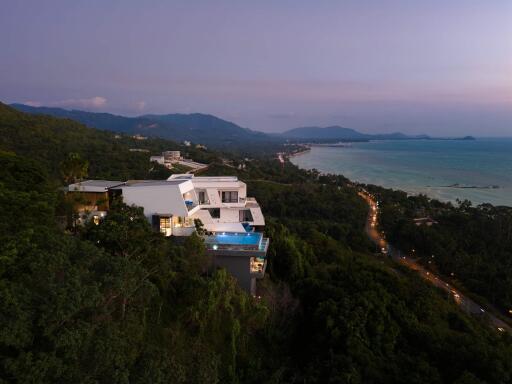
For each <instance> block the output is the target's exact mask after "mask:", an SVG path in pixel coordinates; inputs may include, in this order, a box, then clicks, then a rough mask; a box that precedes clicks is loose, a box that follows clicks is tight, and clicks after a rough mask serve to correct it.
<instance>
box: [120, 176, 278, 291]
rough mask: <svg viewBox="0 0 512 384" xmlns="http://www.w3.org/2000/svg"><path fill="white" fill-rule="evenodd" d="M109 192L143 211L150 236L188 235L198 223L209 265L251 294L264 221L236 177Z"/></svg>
mask: <svg viewBox="0 0 512 384" xmlns="http://www.w3.org/2000/svg"><path fill="white" fill-rule="evenodd" d="M110 192H111V195H119V194H121V195H122V197H123V201H124V203H126V204H128V205H136V206H139V207H142V208H144V214H145V216H146V217H147V219H148V221H149V222H150V223H151V225H152V226H153V228H154V229H155V231H159V232H160V233H162V234H164V235H165V236H171V235H172V236H190V235H191V234H192V233H194V232H196V230H197V228H196V224H199V220H200V222H201V223H202V225H203V228H202V232H203V233H201V235H202V236H203V238H204V240H205V245H206V250H207V252H208V253H209V254H210V255H212V257H213V260H214V263H215V264H216V265H218V266H222V267H224V268H226V269H227V270H228V271H230V272H231V273H232V274H233V275H234V276H235V277H236V278H237V280H238V281H239V283H240V285H241V286H242V287H243V288H244V289H246V290H248V291H250V292H251V293H253V294H255V292H256V279H258V278H262V277H263V276H264V273H265V269H266V254H267V249H268V244H269V239H268V238H264V237H263V233H262V230H263V227H264V225H265V218H264V217H263V214H262V212H261V208H260V206H259V204H258V203H257V202H256V200H255V199H254V198H251V197H247V185H246V184H245V183H244V182H242V181H240V180H238V178H237V177H234V176H219V177H209V176H208V177H196V176H194V175H192V174H181V175H172V176H171V177H169V179H167V180H139V181H127V182H126V183H123V184H120V183H119V182H118V183H117V184H116V185H113V187H112V188H111V190H110Z"/></svg>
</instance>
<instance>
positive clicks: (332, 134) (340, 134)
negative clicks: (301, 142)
mask: <svg viewBox="0 0 512 384" xmlns="http://www.w3.org/2000/svg"><path fill="white" fill-rule="evenodd" d="M281 136H283V137H286V138H291V139H309V140H401V139H403V140H405V139H429V138H430V137H429V136H427V135H418V136H409V135H406V134H403V133H400V132H395V133H387V134H366V133H361V132H358V131H356V130H354V129H352V128H345V127H340V126H339V125H333V126H330V127H323V128H322V127H301V128H294V129H290V130H289V131H286V132H283V133H282V134H281Z"/></svg>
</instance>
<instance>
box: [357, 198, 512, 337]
mask: <svg viewBox="0 0 512 384" xmlns="http://www.w3.org/2000/svg"><path fill="white" fill-rule="evenodd" d="M359 196H361V197H362V198H363V199H364V200H365V201H366V202H367V203H368V206H369V207H370V210H369V213H368V219H367V221H366V233H367V235H368V237H369V238H370V240H372V242H373V243H374V244H375V245H376V246H377V247H378V248H379V251H380V252H381V253H382V254H383V255H387V256H389V257H390V258H391V259H393V260H394V261H396V262H398V263H400V264H402V265H405V266H407V267H408V268H410V269H412V270H415V271H417V272H418V274H419V275H420V276H421V277H423V278H424V279H425V280H428V281H429V282H430V283H432V284H433V285H434V286H436V287H438V288H441V289H442V290H444V291H446V292H447V293H448V294H450V295H452V297H453V299H454V301H455V303H457V304H458V306H459V307H460V308H461V309H462V310H463V311H464V312H466V313H468V314H470V315H478V316H483V317H485V318H486V319H487V321H488V322H489V324H490V325H491V326H492V327H493V328H494V329H496V330H497V331H499V332H505V331H507V332H511V333H512V328H511V327H510V326H509V325H508V324H507V323H505V322H504V321H503V320H501V319H499V318H498V317H496V316H495V315H493V314H492V313H490V312H489V311H487V310H486V309H485V308H484V307H483V306H481V305H479V304H478V303H476V302H475V301H473V300H472V299H470V298H468V297H467V296H465V295H463V294H462V293H461V292H460V291H458V290H457V289H455V287H453V286H452V285H450V284H449V283H448V282H446V281H444V280H442V279H441V278H440V277H439V276H437V275H435V274H433V273H432V272H430V271H428V270H427V269H425V268H424V267H423V266H422V265H420V264H419V263H418V262H417V261H416V260H415V258H414V257H413V256H411V255H407V254H405V253H402V252H400V250H398V249H395V248H394V247H392V246H391V245H390V244H389V243H388V241H387V240H386V238H385V236H384V234H383V233H382V232H380V231H379V229H378V218H379V206H378V202H376V201H375V199H374V198H373V197H372V196H371V195H370V194H369V193H368V192H366V191H360V192H359Z"/></svg>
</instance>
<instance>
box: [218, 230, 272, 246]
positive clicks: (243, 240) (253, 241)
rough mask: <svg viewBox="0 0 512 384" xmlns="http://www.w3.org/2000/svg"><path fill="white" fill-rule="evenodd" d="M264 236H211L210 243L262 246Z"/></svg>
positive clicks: (227, 234)
mask: <svg viewBox="0 0 512 384" xmlns="http://www.w3.org/2000/svg"><path fill="white" fill-rule="evenodd" d="M262 236H263V234H262V233H259V232H250V233H227V232H226V233H218V234H216V235H214V236H210V239H208V240H209V241H208V242H209V243H216V244H243V245H258V244H260V241H261V238H262Z"/></svg>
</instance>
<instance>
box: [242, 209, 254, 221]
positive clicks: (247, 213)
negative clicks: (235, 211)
mask: <svg viewBox="0 0 512 384" xmlns="http://www.w3.org/2000/svg"><path fill="white" fill-rule="evenodd" d="M239 212H240V222H244V221H254V219H253V218H252V213H251V210H250V209H241V210H240V211H239Z"/></svg>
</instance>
